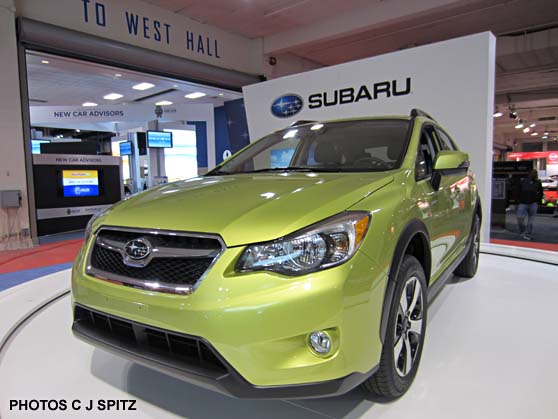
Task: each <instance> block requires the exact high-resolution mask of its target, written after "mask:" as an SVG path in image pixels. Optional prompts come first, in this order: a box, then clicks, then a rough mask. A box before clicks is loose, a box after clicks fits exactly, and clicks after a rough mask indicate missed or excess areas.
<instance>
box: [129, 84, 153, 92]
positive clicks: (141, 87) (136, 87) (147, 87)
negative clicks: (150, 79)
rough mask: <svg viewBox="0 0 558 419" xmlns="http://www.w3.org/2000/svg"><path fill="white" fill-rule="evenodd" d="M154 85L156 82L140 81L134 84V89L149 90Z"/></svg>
mask: <svg viewBox="0 0 558 419" xmlns="http://www.w3.org/2000/svg"><path fill="white" fill-rule="evenodd" d="M152 87H155V85H154V84H152V83H145V82H144V83H139V84H136V85H135V86H132V89H134V90H147V89H151V88H152Z"/></svg>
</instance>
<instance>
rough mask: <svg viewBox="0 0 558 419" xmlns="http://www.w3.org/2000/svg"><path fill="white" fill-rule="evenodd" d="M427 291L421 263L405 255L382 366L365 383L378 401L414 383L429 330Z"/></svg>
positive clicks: (392, 397)
mask: <svg viewBox="0 0 558 419" xmlns="http://www.w3.org/2000/svg"><path fill="white" fill-rule="evenodd" d="M426 292H427V284H426V278H425V274H424V270H423V268H422V265H421V264H420V262H419V261H418V260H417V259H416V258H415V257H413V256H411V255H405V257H404V259H403V261H402V262H401V266H400V268H399V272H398V274H397V279H396V285H395V290H394V298H393V302H392V305H391V308H390V314H389V319H388V326H387V332H386V336H385V339H384V345H383V348H382V355H381V358H380V365H379V368H378V371H377V372H376V374H374V375H373V376H372V377H370V378H369V379H368V380H366V381H365V382H364V383H363V385H364V388H365V389H366V390H368V391H369V392H370V394H371V398H372V399H373V400H375V401H379V402H389V401H392V400H395V399H397V398H398V397H400V396H402V395H403V394H404V393H405V392H406V391H407V389H408V388H409V387H410V386H411V383H412V382H413V379H414V377H415V375H416V372H417V369H418V366H419V363H420V357H421V354H422V347H423V344H424V333H425V331H426V309H427V301H426V298H427V294H426Z"/></svg>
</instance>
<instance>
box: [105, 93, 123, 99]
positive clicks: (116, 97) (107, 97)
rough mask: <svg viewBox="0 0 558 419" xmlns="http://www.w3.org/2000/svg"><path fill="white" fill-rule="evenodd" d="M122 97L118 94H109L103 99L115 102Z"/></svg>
mask: <svg viewBox="0 0 558 419" xmlns="http://www.w3.org/2000/svg"><path fill="white" fill-rule="evenodd" d="M122 96H123V95H121V94H120V93H109V94H108V95H105V96H103V99H106V100H116V99H120V98H121V97H122Z"/></svg>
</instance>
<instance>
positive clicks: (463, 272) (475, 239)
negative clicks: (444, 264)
mask: <svg viewBox="0 0 558 419" xmlns="http://www.w3.org/2000/svg"><path fill="white" fill-rule="evenodd" d="M471 235H472V236H471V237H472V239H471V243H470V244H469V250H468V251H467V256H465V259H463V260H462V261H461V263H460V264H459V266H458V267H457V268H456V269H455V271H453V273H454V274H455V275H457V276H461V277H464V278H472V277H474V276H475V274H476V273H477V269H478V266H479V254H480V217H479V215H478V214H475V215H474V218H473V226H472V227H471Z"/></svg>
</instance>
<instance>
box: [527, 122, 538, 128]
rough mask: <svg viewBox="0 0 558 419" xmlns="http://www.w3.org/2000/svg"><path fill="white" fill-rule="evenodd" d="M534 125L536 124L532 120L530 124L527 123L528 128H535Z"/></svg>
mask: <svg viewBox="0 0 558 419" xmlns="http://www.w3.org/2000/svg"><path fill="white" fill-rule="evenodd" d="M536 126H537V124H535V123H534V122H533V123H532V124H531V125H529V128H535V127H536Z"/></svg>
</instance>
